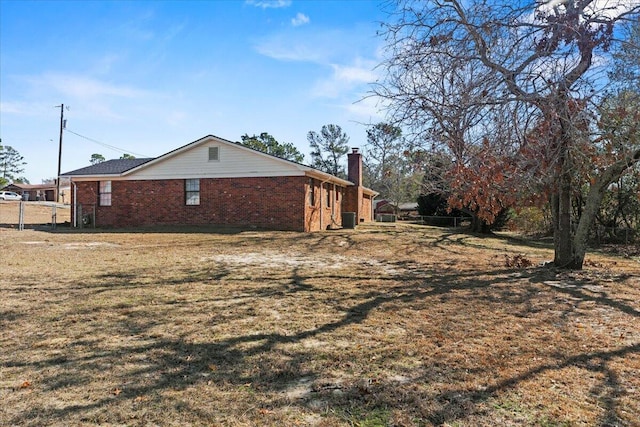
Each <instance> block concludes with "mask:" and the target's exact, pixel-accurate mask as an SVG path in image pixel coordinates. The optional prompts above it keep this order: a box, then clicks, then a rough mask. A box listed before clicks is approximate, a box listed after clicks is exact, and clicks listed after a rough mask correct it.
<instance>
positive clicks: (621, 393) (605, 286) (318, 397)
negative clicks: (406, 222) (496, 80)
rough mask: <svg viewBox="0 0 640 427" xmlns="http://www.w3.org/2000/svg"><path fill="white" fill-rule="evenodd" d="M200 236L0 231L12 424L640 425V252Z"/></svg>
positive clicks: (417, 238) (511, 243) (321, 236)
mask: <svg viewBox="0 0 640 427" xmlns="http://www.w3.org/2000/svg"><path fill="white" fill-rule="evenodd" d="M189 231H194V230H181V232H175V231H174V232H170V231H166V230H165V231H162V230H147V231H146V232H111V233H109V232H56V233H50V232H43V231H34V230H26V231H22V232H20V231H17V230H10V229H6V228H0V257H1V258H2V265H3V267H2V275H1V276H0V292H1V295H2V300H1V302H0V323H1V324H0V328H1V329H0V330H1V331H2V334H1V338H0V349H1V351H0V400H1V401H2V404H1V405H0V425H54V426H67V425H94V424H100V425H118V426H120V425H162V426H173V425H175V426H178V425H180V426H183V425H232V426H254V425H289V426H291V425H301V426H304V425H318V426H342V425H359V426H376V425H450V426H477V425H513V426H515V425H518V426H520V425H531V426H534V425H535V426H537V425H549V426H552V425H553V426H562V425H577V426H580V425H584V426H591V425H610V426H614V425H623V426H632V425H638V420H639V419H640V375H639V374H638V372H640V321H639V318H640V283H639V279H638V273H640V262H639V260H638V259H633V258H628V259H627V258H614V257H612V256H605V255H591V256H589V257H588V262H587V268H586V269H585V270H584V271H582V272H557V271H554V270H551V269H548V268H545V267H539V266H538V265H539V264H540V263H542V262H544V261H545V260H548V259H550V258H551V257H552V253H551V251H550V250H549V249H548V248H546V247H544V246H539V245H537V244H536V243H535V242H524V241H518V240H514V239H512V238H510V237H508V236H497V237H490V238H479V237H475V236H470V235H466V234H459V233H456V232H448V231H447V230H441V229H436V228H431V227H415V226H400V225H398V226H397V227H361V228H360V229H358V230H355V231H335V232H322V233H314V234H301V233H285V232H256V231H253V232H235V233H234V232H231V231H230V230H227V232H225V233H216V232H211V231H212V230H205V231H209V232H206V233H197V232H189ZM516 255H518V256H517V257H516ZM506 259H511V260H514V259H519V260H521V259H527V260H528V261H530V262H531V263H533V266H532V267H526V268H518V267H511V268H507V267H506V263H505V260H506ZM34 266H35V267H36V268H34Z"/></svg>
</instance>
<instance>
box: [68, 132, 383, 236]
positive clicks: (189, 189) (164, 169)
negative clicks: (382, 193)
mask: <svg viewBox="0 0 640 427" xmlns="http://www.w3.org/2000/svg"><path fill="white" fill-rule="evenodd" d="M348 157H349V181H347V180H344V179H341V178H338V177H335V176H333V175H330V174H327V173H325V172H322V171H319V170H317V169H314V168H311V167H309V166H304V165H301V164H298V163H295V162H291V161H288V160H284V159H281V158H278V157H274V156H271V155H269V154H265V153H262V152H259V151H256V150H253V149H251V148H248V147H245V146H243V145H240V144H238V143H235V142H231V141H227V140H224V139H221V138H218V137H216V136H212V135H208V136H206V137H204V138H201V139H199V140H197V141H194V142H192V143H190V144H187V145H185V146H183V147H180V148H178V149H176V150H173V151H171V152H169V153H167V154H164V155H162V156H160V157H157V158H155V159H118V160H109V161H106V162H102V163H98V164H96V165H92V166H88V167H85V168H82V169H78V170H75V171H71V172H67V173H65V174H63V175H62V176H63V177H69V178H71V192H72V218H73V223H74V224H76V225H78V224H80V220H85V219H86V218H85V217H84V216H85V215H90V216H91V218H90V221H94V224H95V225H96V226H98V227H139V226H152V225H225V226H238V227H256V228H264V229H273V230H292V231H317V230H325V229H328V228H338V227H341V226H342V214H343V213H347V212H349V213H351V212H353V213H355V218H356V219H357V220H356V222H357V223H359V222H364V221H371V220H372V203H373V198H374V197H375V196H376V195H377V193H376V192H374V191H373V190H370V189H368V188H364V187H363V186H362V155H361V154H360V153H359V152H358V150H357V149H355V148H354V149H353V153H350V154H349V155H348Z"/></svg>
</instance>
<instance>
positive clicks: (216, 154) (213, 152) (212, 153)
mask: <svg viewBox="0 0 640 427" xmlns="http://www.w3.org/2000/svg"><path fill="white" fill-rule="evenodd" d="M219 160H220V147H209V161H210V162H217V161H219Z"/></svg>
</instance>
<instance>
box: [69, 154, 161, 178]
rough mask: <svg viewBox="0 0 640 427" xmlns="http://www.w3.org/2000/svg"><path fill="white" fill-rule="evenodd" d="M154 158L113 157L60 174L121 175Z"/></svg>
mask: <svg viewBox="0 0 640 427" xmlns="http://www.w3.org/2000/svg"><path fill="white" fill-rule="evenodd" d="M151 160H154V159H153V158H147V159H113V160H107V161H105V162H100V163H96V164H95V165H91V166H86V167H84V168H80V169H76V170H74V171H71V172H65V173H63V174H62V175H60V176H94V175H120V174H122V173H124V172H127V171H128V170H131V169H133V168H136V167H138V166H140V165H142V164H145V163H147V162H149V161H151Z"/></svg>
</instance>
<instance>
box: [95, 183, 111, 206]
mask: <svg viewBox="0 0 640 427" xmlns="http://www.w3.org/2000/svg"><path fill="white" fill-rule="evenodd" d="M98 195H99V196H98V202H99V204H100V206H111V181H100V186H99V189H98Z"/></svg>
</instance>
